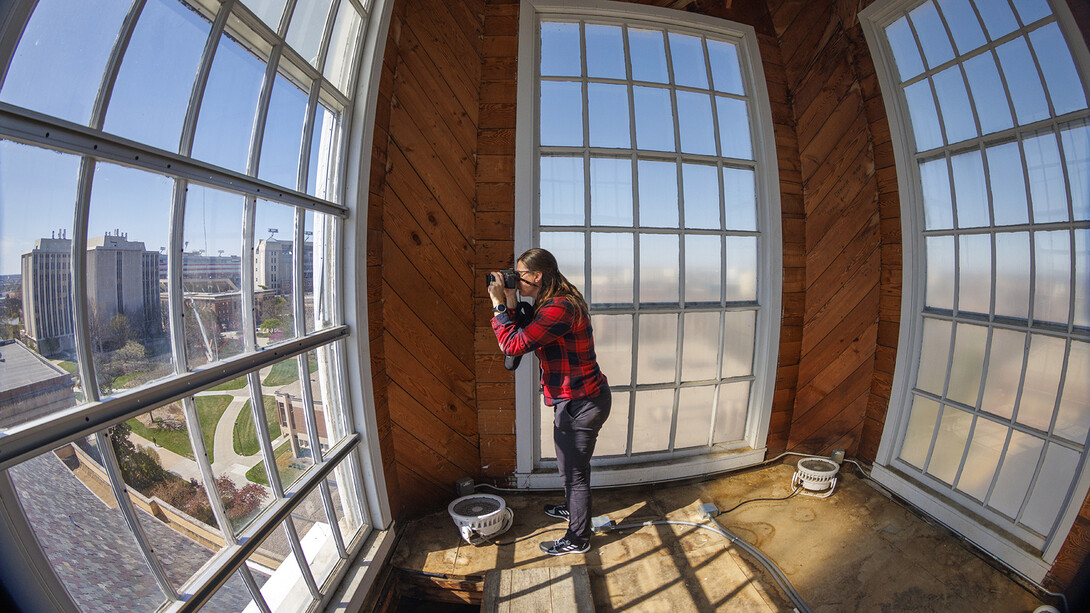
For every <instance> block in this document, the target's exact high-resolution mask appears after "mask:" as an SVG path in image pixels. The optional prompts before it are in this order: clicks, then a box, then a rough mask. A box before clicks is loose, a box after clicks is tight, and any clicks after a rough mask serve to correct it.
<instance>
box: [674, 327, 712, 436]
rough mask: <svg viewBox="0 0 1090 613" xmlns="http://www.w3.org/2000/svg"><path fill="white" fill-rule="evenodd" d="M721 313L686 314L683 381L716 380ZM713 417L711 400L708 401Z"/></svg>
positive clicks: (682, 365)
mask: <svg viewBox="0 0 1090 613" xmlns="http://www.w3.org/2000/svg"><path fill="white" fill-rule="evenodd" d="M719 315H720V314H719V313H718V312H714V313H685V336H684V339H683V345H684V347H683V348H682V360H681V380H682V381H703V380H705V379H714V378H716V371H717V370H718V361H719ZM708 407H709V408H708V411H709V413H708V414H709V417H710V416H711V399H710V395H709V401H708Z"/></svg>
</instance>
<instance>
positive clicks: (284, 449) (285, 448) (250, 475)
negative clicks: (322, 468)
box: [246, 441, 303, 487]
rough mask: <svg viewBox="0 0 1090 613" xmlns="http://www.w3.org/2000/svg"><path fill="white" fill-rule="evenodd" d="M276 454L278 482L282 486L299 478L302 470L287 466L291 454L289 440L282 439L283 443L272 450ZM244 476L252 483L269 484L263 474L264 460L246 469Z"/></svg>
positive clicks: (267, 477)
mask: <svg viewBox="0 0 1090 613" xmlns="http://www.w3.org/2000/svg"><path fill="white" fill-rule="evenodd" d="M273 455H275V456H276V465H277V466H278V467H279V472H280V484H281V485H282V486H283V487H288V486H289V485H291V484H292V483H295V480H296V479H298V478H299V475H301V474H303V471H301V470H299V469H296V468H292V467H291V466H288V463H289V461H290V458H291V457H292V455H291V441H284V444H283V445H280V446H279V447H277V448H276V450H275V451H274V452H273ZM246 478H247V479H249V480H250V481H252V482H254V483H260V484H261V485H268V484H269V476H268V475H267V474H265V461H264V460H262V461H261V462H258V463H257V464H256V465H255V466H254V467H253V468H251V469H250V470H248V471H246Z"/></svg>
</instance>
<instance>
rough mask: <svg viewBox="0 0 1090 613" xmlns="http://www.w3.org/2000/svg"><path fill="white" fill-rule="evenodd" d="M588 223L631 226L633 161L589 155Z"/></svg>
mask: <svg viewBox="0 0 1090 613" xmlns="http://www.w3.org/2000/svg"><path fill="white" fill-rule="evenodd" d="M590 223H591V224H592V225H595V226H629V227H631V226H632V161H631V160H629V159H628V158H595V157H592V158H591V159H590Z"/></svg>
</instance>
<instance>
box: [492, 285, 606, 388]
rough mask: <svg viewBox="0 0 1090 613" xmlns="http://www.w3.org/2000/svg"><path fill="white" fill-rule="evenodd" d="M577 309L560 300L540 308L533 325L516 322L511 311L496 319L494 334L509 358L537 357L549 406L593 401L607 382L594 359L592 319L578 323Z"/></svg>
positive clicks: (585, 319)
mask: <svg viewBox="0 0 1090 613" xmlns="http://www.w3.org/2000/svg"><path fill="white" fill-rule="evenodd" d="M577 309H578V307H576V306H575V305H573V304H572V303H570V302H569V301H568V300H567V299H565V298H563V297H560V298H554V299H552V300H549V301H547V302H545V303H543V304H542V305H541V306H539V307H538V308H537V312H536V313H535V314H534V316H533V318H532V319H530V320H529V321H518V322H516V321H512V319H511V316H512V312H511V310H510V309H509V310H507V311H504V312H503V313H500V314H499V315H496V316H495V317H493V318H492V330H493V331H495V333H496V339H497V340H499V342H500V347H501V348H502V349H503V352H504V353H505V354H507V355H522V354H524V353H529V352H531V351H533V352H535V353H536V354H537V359H538V361H539V362H540V363H541V390H542V393H543V394H544V395H545V404H546V405H548V406H552V405H554V404H556V403H557V402H558V401H560V400H568V399H572V398H593V397H594V396H597V395H598V393H599V391H600V390H601V388H602V385H603V384H605V382H606V377H605V375H603V374H602V371H601V370H599V368H598V360H597V358H596V357H595V355H594V337H593V331H592V329H591V326H590V319H589V318H587V317H584V318H583V319H582V321H579V322H578V323H577V317H576V316H577V314H578V310H577Z"/></svg>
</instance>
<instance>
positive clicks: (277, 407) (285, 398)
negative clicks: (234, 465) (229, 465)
mask: <svg viewBox="0 0 1090 613" xmlns="http://www.w3.org/2000/svg"><path fill="white" fill-rule="evenodd" d="M295 362H296V361H295V359H294V358H289V359H287V360H286V361H283V362H277V363H276V364H273V365H272V366H270V367H269V368H268V370H263V371H262V372H261V375H262V381H261V382H262V386H261V399H262V404H263V405H264V406H263V410H264V414H265V422H266V423H267V424H268V426H269V438H268V440H269V442H270V444H272V449H273V457H274V458H276V472H277V475H279V477H280V484H281V486H282V487H283V488H284V489H285V490H287V489H289V488H290V487H291V485H292V484H293V483H295V482H296V481H297V480H298V479H299V477H300V476H301V475H302V474H303V471H305V470H306V469H307V468H309V467H310V466H311V465H313V464H314V459H313V458H311V457H310V456H309V455H306V454H302V453H300V455H303V457H297V456H296V455H295V453H296V452H297V451H298V450H297V449H295V448H294V447H293V445H292V438H291V437H290V436H288V437H287V438H286V439H285V440H281V436H282V435H283V434H286V432H284V430H286V429H289V428H291V427H292V424H293V423H294V425H295V426H301V425H302V424H299V423H298V422H297V421H295V417H296V415H295V414H294V413H295V408H294V407H295V405H296V403H298V402H301V399H299V398H298V397H295V398H293V397H292V394H291V392H292V391H295V390H292V389H289V390H288V391H287V392H283V393H282V392H280V391H279V390H280V387H282V386H281V385H278V384H280V382H281V381H284V380H286V379H288V378H290V377H292V376H294V377H296V378H297V377H298V376H299V374H298V372H299V371H298V367H297V365H296V363H295ZM296 380H298V379H296ZM296 389H297V386H296ZM274 394H275V395H274ZM282 424H283V426H288V428H283V426H282ZM235 435H236V437H237V438H238V439H239V442H237V443H236V452H237V453H239V454H240V455H243V454H245V455H252V456H254V458H253V459H258V460H260V461H259V462H257V463H256V464H254V465H253V466H252V467H251V468H250V469H249V470H248V471H246V480H247V481H249V482H251V483H257V484H259V485H264V486H268V485H269V475H268V472H267V470H266V468H265V460H264V459H263V456H262V455H261V443H260V442H259V439H260V438H261V437H262V434H261V433H260V432H259V430H258V428H257V421H256V420H255V419H254V411H253V403H252V402H251V401H250V400H249V399H247V400H246V402H245V404H244V405H243V406H242V410H241V411H240V412H239V416H238V421H237V422H236V423H235ZM239 447H241V450H239ZM255 454H256V455H255Z"/></svg>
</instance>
